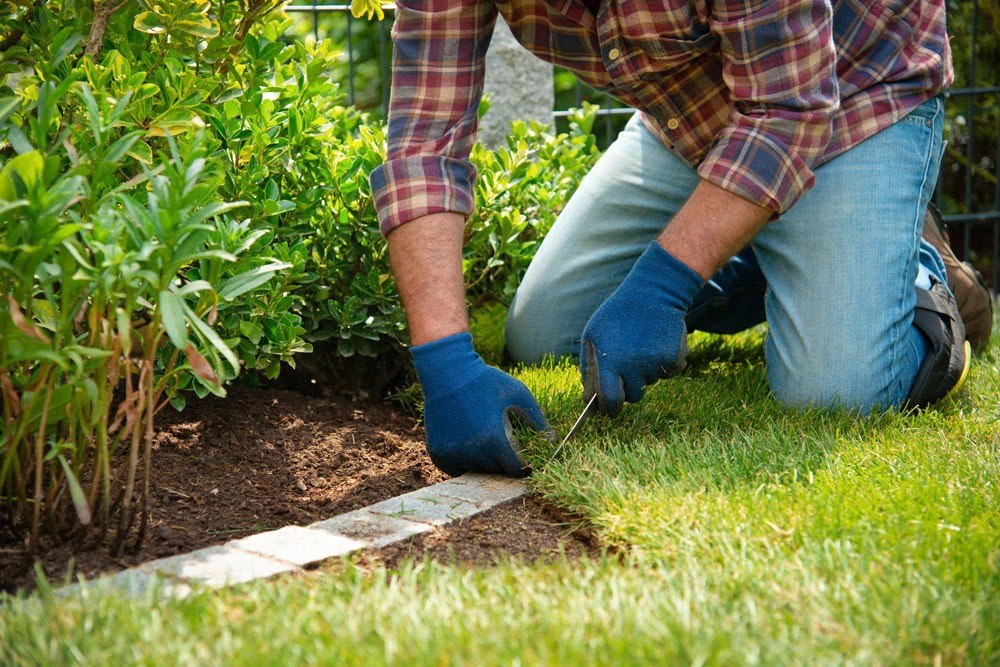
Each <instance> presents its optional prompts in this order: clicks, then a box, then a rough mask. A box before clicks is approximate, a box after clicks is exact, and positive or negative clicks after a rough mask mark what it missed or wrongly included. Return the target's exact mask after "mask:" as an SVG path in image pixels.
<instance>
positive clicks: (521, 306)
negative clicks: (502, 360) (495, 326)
mask: <svg viewBox="0 0 1000 667" xmlns="http://www.w3.org/2000/svg"><path fill="white" fill-rule="evenodd" d="M531 301H532V300H531V299H530V298H525V297H523V296H522V295H521V294H520V293H519V294H518V296H516V297H515V298H514V301H513V302H512V303H511V305H510V310H508V311H507V321H506V323H505V325H504V346H505V349H506V351H507V356H509V357H510V359H511V361H513V362H515V363H523V364H537V363H540V362H541V361H542V360H543V359H545V358H546V357H553V356H554V357H557V358H559V357H565V356H568V355H570V354H572V353H573V351H572V341H571V340H570V339H569V337H568V336H567V334H566V332H565V330H564V329H563V328H561V327H559V326H557V324H558V322H554V321H553V319H554V318H552V317H551V312H550V310H549V309H546V308H544V307H541V306H542V304H535V303H531ZM546 312H548V315H546ZM555 319H558V318H555Z"/></svg>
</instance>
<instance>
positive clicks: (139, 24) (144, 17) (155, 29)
mask: <svg viewBox="0 0 1000 667" xmlns="http://www.w3.org/2000/svg"><path fill="white" fill-rule="evenodd" d="M132 26H133V27H134V28H135V29H136V30H138V31H139V32H144V33H147V34H149V35H159V34H160V33H163V32H166V30H167V28H166V26H164V25H163V23H161V22H160V17H159V16H157V15H156V14H155V13H153V12H142V13H141V14H139V15H138V16H136V17H135V21H134V22H133V23H132Z"/></svg>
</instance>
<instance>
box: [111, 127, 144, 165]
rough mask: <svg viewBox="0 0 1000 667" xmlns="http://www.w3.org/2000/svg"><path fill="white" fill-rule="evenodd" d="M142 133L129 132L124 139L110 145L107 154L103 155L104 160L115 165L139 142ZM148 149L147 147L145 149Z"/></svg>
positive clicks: (137, 131)
mask: <svg viewBox="0 0 1000 667" xmlns="http://www.w3.org/2000/svg"><path fill="white" fill-rule="evenodd" d="M142 134H143V133H142V132H141V131H139V130H136V131H135V132H129V133H128V134H126V135H125V136H124V137H122V138H121V139H119V140H118V141H116V142H115V143H113V144H111V146H110V147H109V148H108V152H107V153H105V154H104V160H105V161H107V162H111V163H117V162H118V161H119V160H121V159H122V156H123V155H125V154H126V153H128V152H129V151H130V150H131V149H132V145H133V144H135V142H137V141H138V140H139V137H140V136H142ZM146 148H147V149H148V148H149V147H148V146H147V147H146Z"/></svg>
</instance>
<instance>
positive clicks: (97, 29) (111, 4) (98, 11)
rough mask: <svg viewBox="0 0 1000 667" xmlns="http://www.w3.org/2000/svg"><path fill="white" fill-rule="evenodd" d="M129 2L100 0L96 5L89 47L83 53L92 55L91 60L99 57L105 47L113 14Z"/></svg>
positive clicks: (124, 0)
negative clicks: (109, 21) (105, 35)
mask: <svg viewBox="0 0 1000 667" xmlns="http://www.w3.org/2000/svg"><path fill="white" fill-rule="evenodd" d="M128 3H129V0H122V1H121V2H119V3H117V4H116V3H115V1H114V0H109V1H108V2H98V3H95V5H94V22H93V23H92V24H91V25H90V35H89V36H88V37H87V48H85V49H84V51H83V55H85V56H90V58H91V60H94V59H96V58H97V56H98V55H99V54H100V53H101V49H103V48H104V33H105V32H106V31H107V29H108V19H110V18H111V15H112V14H114V13H115V12H117V11H118V10H119V9H121V8H122V7H124V6H125V5H127V4H128Z"/></svg>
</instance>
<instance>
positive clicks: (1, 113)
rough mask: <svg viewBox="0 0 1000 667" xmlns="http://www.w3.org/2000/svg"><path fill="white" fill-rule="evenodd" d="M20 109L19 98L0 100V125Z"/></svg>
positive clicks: (12, 97)
mask: <svg viewBox="0 0 1000 667" xmlns="http://www.w3.org/2000/svg"><path fill="white" fill-rule="evenodd" d="M20 108H21V98H19V97H14V96H11V97H3V98H0V123H5V122H7V119H8V118H10V117H11V116H13V115H14V114H15V113H16V112H17V110H18V109H20Z"/></svg>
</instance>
